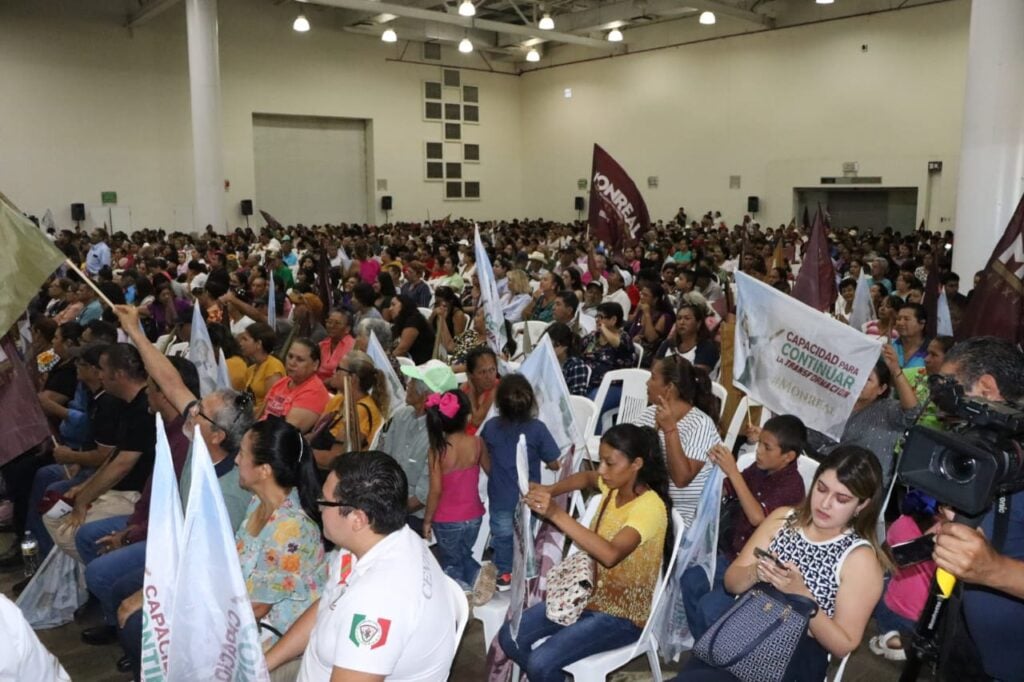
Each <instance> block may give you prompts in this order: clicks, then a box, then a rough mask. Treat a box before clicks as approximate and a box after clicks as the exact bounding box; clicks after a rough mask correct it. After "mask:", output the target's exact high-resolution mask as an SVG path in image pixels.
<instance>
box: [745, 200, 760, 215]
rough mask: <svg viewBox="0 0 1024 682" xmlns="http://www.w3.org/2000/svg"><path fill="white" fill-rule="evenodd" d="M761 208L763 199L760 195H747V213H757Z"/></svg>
mask: <svg viewBox="0 0 1024 682" xmlns="http://www.w3.org/2000/svg"><path fill="white" fill-rule="evenodd" d="M760 210H761V199H760V198H758V197H747V213H757V212H758V211H760Z"/></svg>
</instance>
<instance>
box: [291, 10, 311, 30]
mask: <svg viewBox="0 0 1024 682" xmlns="http://www.w3.org/2000/svg"><path fill="white" fill-rule="evenodd" d="M292 30H293V31H298V32H299V33H305V32H306V31H308V30H309V19H307V18H306V15H305V14H300V15H299V16H297V17H295V21H293V22H292Z"/></svg>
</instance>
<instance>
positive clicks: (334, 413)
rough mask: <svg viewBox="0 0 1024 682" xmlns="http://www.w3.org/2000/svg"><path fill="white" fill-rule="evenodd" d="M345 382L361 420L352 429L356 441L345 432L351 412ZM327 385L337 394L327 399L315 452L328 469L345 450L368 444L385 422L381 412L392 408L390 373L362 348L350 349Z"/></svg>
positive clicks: (315, 439) (315, 455)
mask: <svg viewBox="0 0 1024 682" xmlns="http://www.w3.org/2000/svg"><path fill="white" fill-rule="evenodd" d="M346 382H347V383H348V392H349V395H350V396H352V401H353V403H354V409H355V412H356V419H357V422H358V423H357V424H356V425H355V426H356V427H357V428H356V429H355V430H354V432H353V435H354V439H355V440H356V441H357V442H354V443H348V442H347V440H346V435H345V434H346V416H347V415H348V414H350V413H349V412H348V411H347V410H346V409H345V383H346ZM327 385H328V386H329V387H330V388H333V389H334V390H336V391H337V392H338V393H337V395H335V396H334V397H333V398H331V399H330V400H329V401H328V403H327V407H325V408H324V413H323V415H321V417H320V421H319V422H317V425H316V428H315V429H314V430H313V438H312V443H313V455H314V457H315V458H316V463H317V465H318V466H319V467H320V468H322V469H326V468H328V467H329V466H330V465H331V461H332V460H333V459H334V458H335V457H337V456H338V455H340V454H341V453H343V452H350V451H354V450H363V449H366V448H367V447H369V445H370V442H371V441H373V437H374V436H375V435H376V433H377V429H379V428H380V426H381V424H382V423H383V422H384V418H383V416H382V415H385V414H389V410H390V408H391V395H390V393H389V392H388V380H387V376H385V374H384V372H382V371H381V370H379V369H377V367H376V366H375V365H374V364H373V360H371V359H370V356H369V355H367V354H366V353H364V352H362V351H358V350H352V351H349V352H348V353H347V354H346V355H345V357H344V358H342V360H341V362H340V363H338V367H337V369H335V371H334V376H332V377H331V378H330V379H328V380H327Z"/></svg>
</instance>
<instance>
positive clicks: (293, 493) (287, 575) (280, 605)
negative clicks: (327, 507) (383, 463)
mask: <svg viewBox="0 0 1024 682" xmlns="http://www.w3.org/2000/svg"><path fill="white" fill-rule="evenodd" d="M235 462H236V463H237V465H238V484H239V485H240V486H241V487H242V488H243V489H245V490H248V491H250V492H252V493H253V498H252V501H251V502H250V503H249V508H248V510H247V512H246V517H245V521H243V522H242V525H241V526H239V528H238V531H237V532H236V533H235V541H236V546H237V549H238V559H239V561H240V563H241V566H242V577H243V579H244V580H245V587H246V590H247V592H248V593H249V600H250V601H251V602H252V608H253V612H254V613H255V615H256V619H257V620H258V621H260V631H261V635H262V639H263V641H264V642H265V643H266V644H272V643H273V642H276V641H277V638H278V637H280V636H281V634H282V633H284V632H286V631H287V630H288V628H289V627H291V625H292V623H294V622H295V621H296V620H297V619H298V617H299V616H301V615H302V614H303V612H304V611H305V610H306V608H307V607H309V605H310V604H312V603H313V602H314V601H316V599H317V598H318V597H319V596H320V590H321V588H322V587H323V584H324V581H325V580H326V578H327V576H326V564H325V563H324V546H323V541H322V539H321V529H320V513H319V509H318V507H317V503H316V500H317V497H318V496H319V491H320V482H319V481H318V480H317V475H316V468H315V465H314V462H313V451H312V448H310V446H309V444H308V443H306V441H305V439H304V438H303V437H302V434H301V433H299V431H298V429H296V428H295V427H294V426H293V425H291V424H289V423H288V422H286V421H285V420H284V419H281V418H279V417H271V418H269V419H265V420H263V421H261V422H258V423H256V424H255V425H254V426H253V427H252V428H251V429H249V431H248V432H247V433H246V434H245V436H244V437H243V438H242V444H241V448H240V449H239V451H238V456H237V457H236V458H235ZM265 648H266V647H265Z"/></svg>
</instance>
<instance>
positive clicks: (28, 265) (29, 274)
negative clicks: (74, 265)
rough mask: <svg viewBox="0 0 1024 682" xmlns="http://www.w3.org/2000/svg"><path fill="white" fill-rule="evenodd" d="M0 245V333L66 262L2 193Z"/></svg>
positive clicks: (61, 254)
mask: <svg viewBox="0 0 1024 682" xmlns="http://www.w3.org/2000/svg"><path fill="white" fill-rule="evenodd" d="M0 245H2V247H0V334H6V333H7V330H8V329H10V328H11V325H12V324H14V322H15V320H17V319H18V318H19V317H21V314H22V313H24V312H25V308H26V307H27V306H28V304H29V301H31V300H32V297H33V296H35V295H36V294H37V293H38V292H39V287H40V285H41V284H42V283H43V282H45V281H46V278H47V277H49V276H50V275H52V274H53V272H54V270H56V269H57V268H58V267H60V265H61V263H63V262H64V254H63V253H61V252H60V251H59V250H58V249H57V247H56V246H54V245H53V243H52V242H51V241H50V240H49V239H47V238H46V235H45V234H43V233H42V231H40V229H39V228H38V227H36V226H35V225H34V224H33V223H32V221H31V220H29V219H28V218H26V217H25V216H23V215H22V214H21V212H19V211H18V209H16V208H14V206H12V205H11V204H10V202H9V201H8V200H7V197H5V196H4V195H3V194H0Z"/></svg>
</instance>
